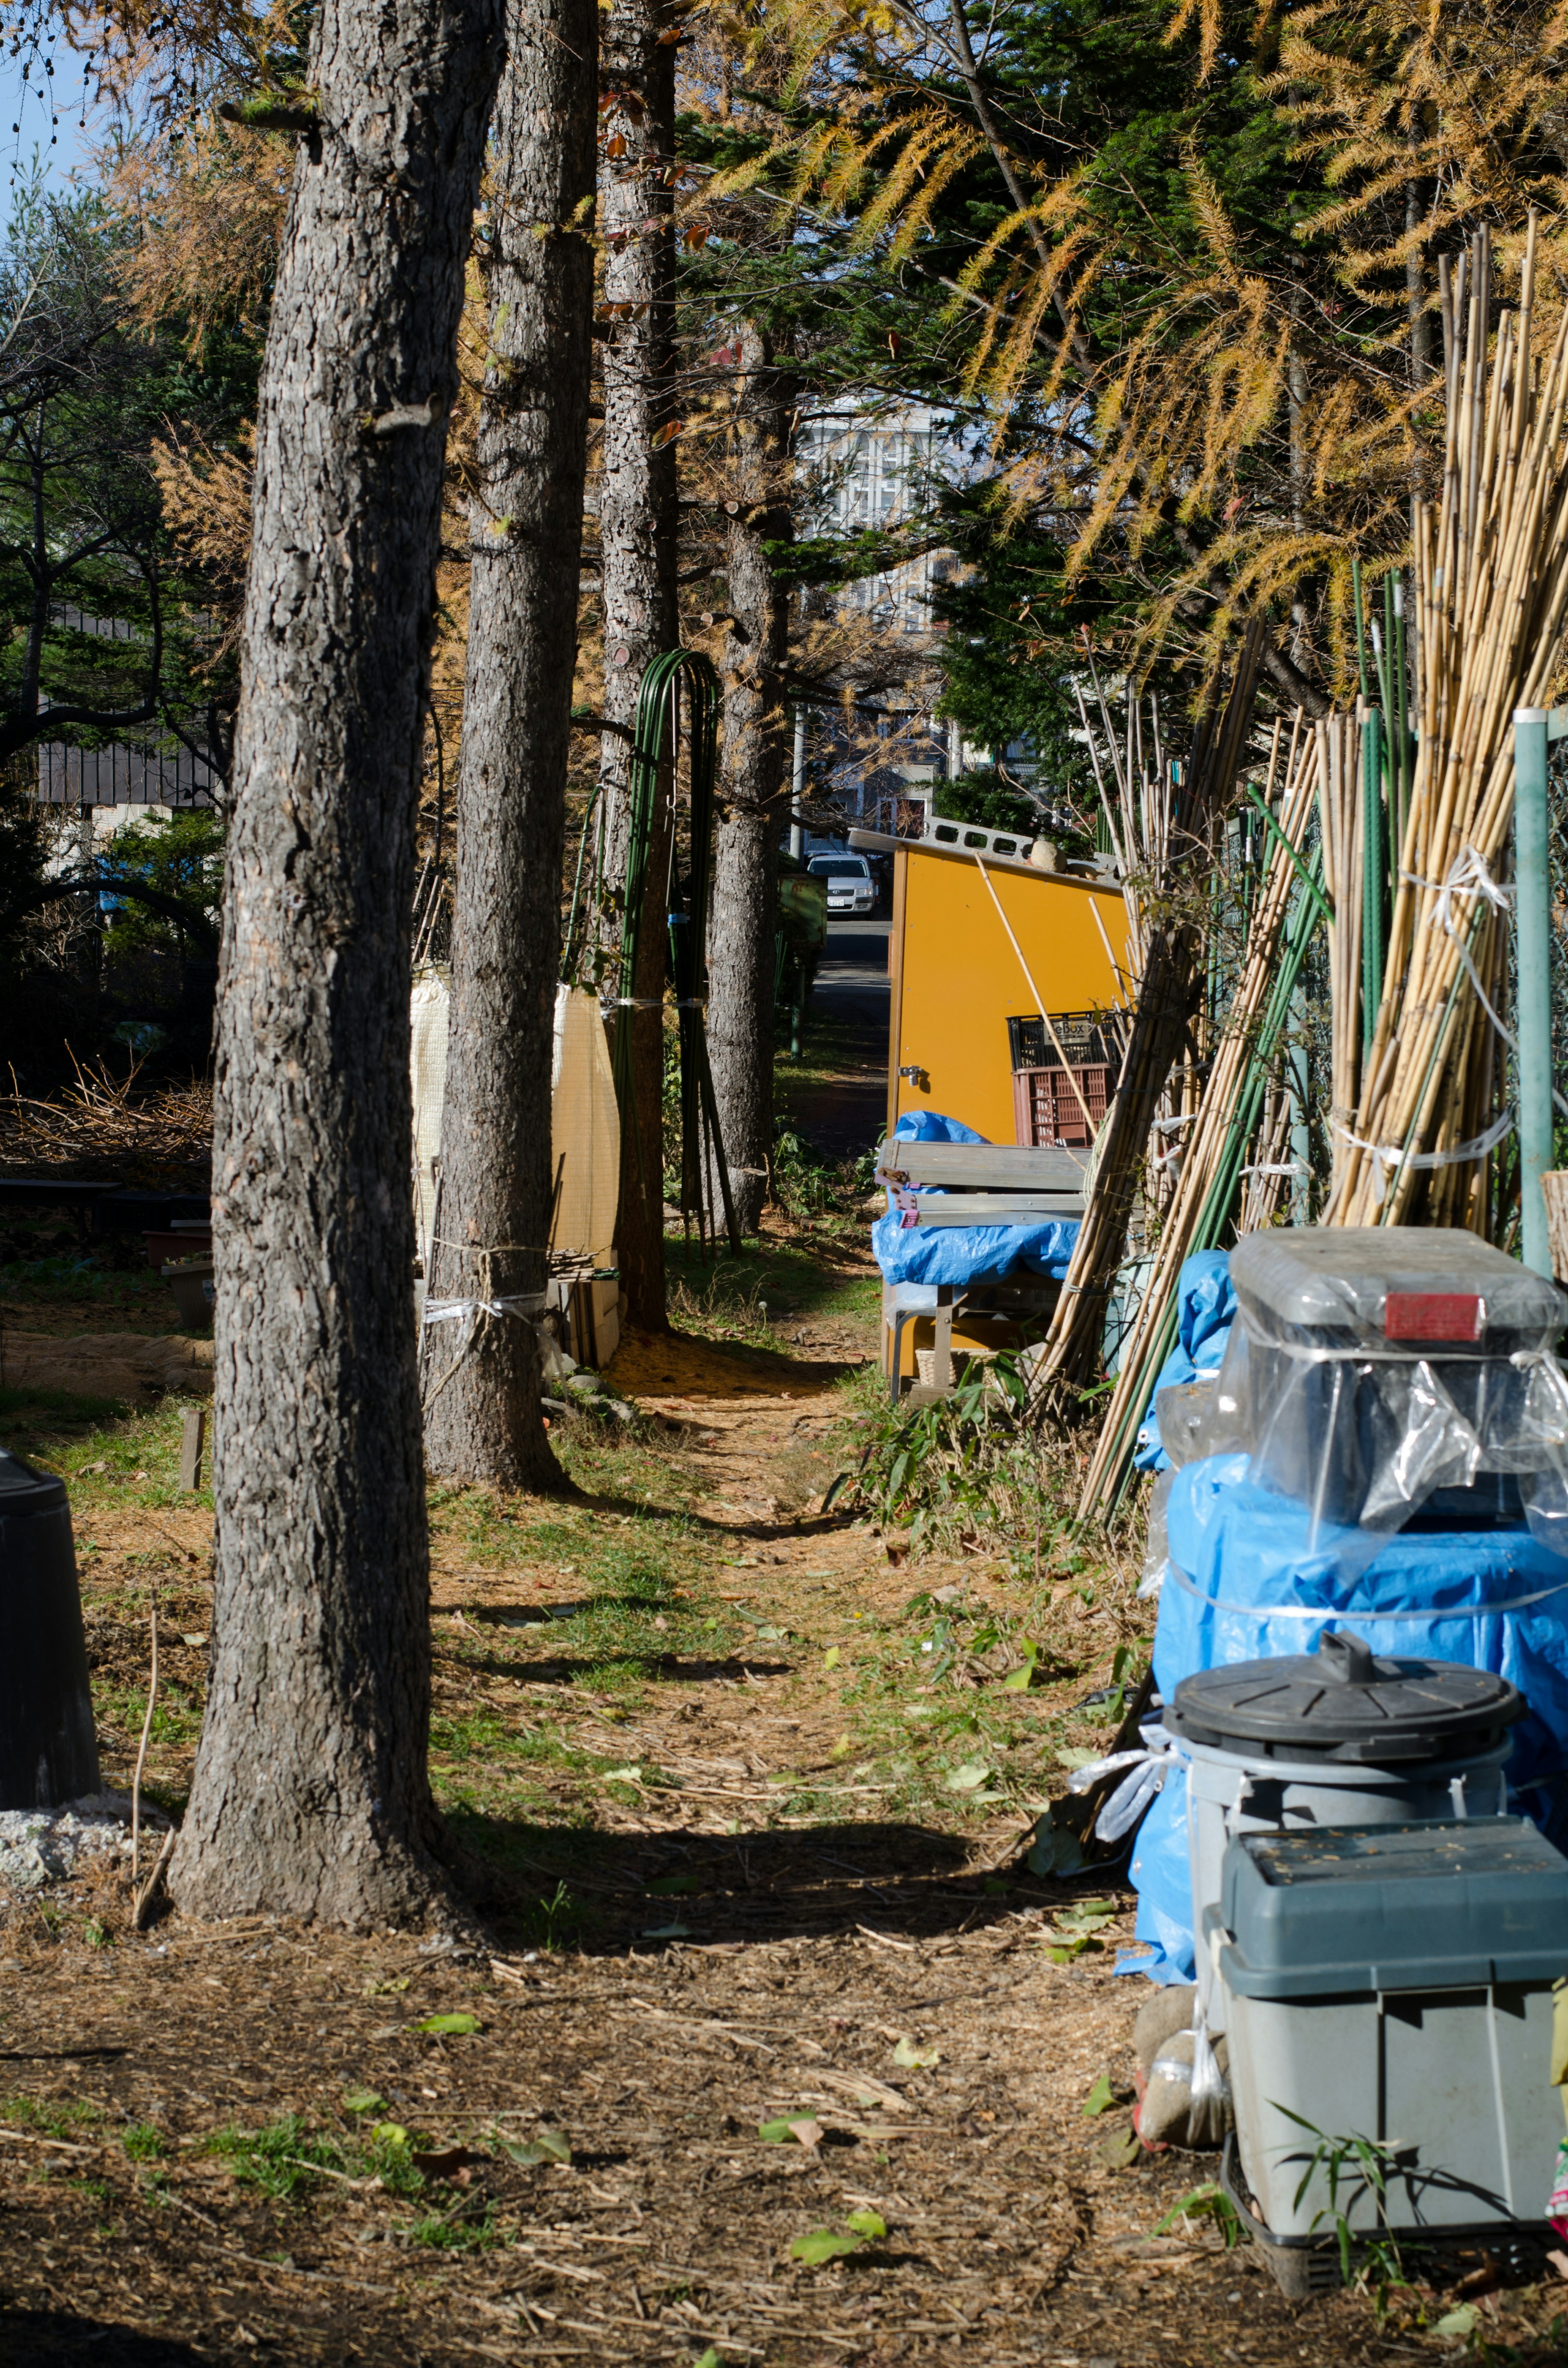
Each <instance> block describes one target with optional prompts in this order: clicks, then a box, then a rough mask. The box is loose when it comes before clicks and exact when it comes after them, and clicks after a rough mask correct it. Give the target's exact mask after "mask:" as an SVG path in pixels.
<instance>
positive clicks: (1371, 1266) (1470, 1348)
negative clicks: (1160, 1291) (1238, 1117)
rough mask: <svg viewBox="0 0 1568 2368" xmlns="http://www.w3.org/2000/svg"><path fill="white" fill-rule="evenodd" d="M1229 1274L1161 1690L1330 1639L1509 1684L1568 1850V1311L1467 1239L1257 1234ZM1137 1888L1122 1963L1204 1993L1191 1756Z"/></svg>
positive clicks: (1527, 1770) (1186, 1470) (1174, 1489)
mask: <svg viewBox="0 0 1568 2368" xmlns="http://www.w3.org/2000/svg"><path fill="white" fill-rule="evenodd" d="M1184 1281H1185V1277H1184ZM1211 1281H1212V1278H1210V1282H1211ZM1231 1282H1232V1284H1233V1288H1234V1292H1235V1296H1236V1302H1237V1307H1238V1311H1239V1320H1238V1321H1236V1322H1235V1323H1234V1325H1233V1329H1232V1333H1231V1337H1230V1340H1229V1343H1228V1345H1227V1348H1226V1351H1225V1356H1224V1360H1223V1363H1222V1365H1221V1369H1220V1372H1219V1374H1218V1376H1217V1377H1216V1379H1215V1380H1214V1381H1213V1382H1212V1383H1210V1384H1209V1385H1208V1389H1207V1392H1206V1393H1204V1392H1194V1393H1193V1397H1192V1402H1191V1403H1189V1404H1188V1405H1187V1406H1184V1407H1183V1408H1182V1417H1183V1419H1182V1436H1181V1441H1180V1443H1178V1444H1176V1446H1175V1452H1176V1458H1177V1461H1178V1462H1179V1463H1180V1468H1179V1469H1176V1470H1175V1471H1173V1472H1172V1473H1171V1474H1169V1476H1168V1478H1166V1479H1165V1480H1162V1481H1161V1482H1160V1483H1159V1484H1157V1485H1158V1490H1159V1498H1160V1501H1159V1504H1158V1506H1157V1508H1156V1509H1157V1514H1158V1519H1157V1520H1155V1521H1154V1522H1153V1523H1152V1542H1153V1549H1154V1552H1155V1554H1156V1555H1158V1554H1161V1553H1163V1554H1164V1557H1165V1559H1164V1563H1163V1567H1161V1568H1159V1569H1157V1570H1156V1572H1155V1577H1156V1580H1157V1583H1158V1585H1159V1594H1160V1609H1159V1616H1158V1622H1157V1624H1156V1629H1155V1636H1154V1681H1155V1684H1156V1687H1157V1688H1158V1691H1159V1693H1160V1695H1161V1697H1162V1699H1163V1700H1164V1701H1165V1702H1169V1701H1170V1700H1171V1699H1172V1697H1173V1696H1174V1694H1175V1691H1176V1687H1177V1685H1178V1684H1179V1683H1180V1682H1181V1680H1182V1679H1184V1678H1186V1677H1188V1676H1191V1675H1192V1674H1193V1673H1194V1672H1196V1671H1198V1670H1200V1669H1207V1668H1218V1667H1221V1666H1223V1665H1226V1664H1230V1663H1233V1662H1237V1661H1248V1660H1256V1659H1258V1658H1261V1657H1265V1656H1275V1655H1279V1654H1288V1653H1289V1654H1296V1653H1306V1652H1310V1651H1312V1649H1313V1647H1314V1645H1316V1642H1317V1639H1318V1637H1319V1636H1320V1635H1321V1634H1322V1633H1323V1631H1324V1628H1325V1627H1326V1626H1334V1627H1336V1628H1344V1627H1349V1628H1353V1629H1354V1630H1355V1631H1356V1633H1357V1634H1359V1635H1360V1636H1362V1637H1363V1638H1365V1639H1366V1640H1367V1641H1368V1642H1369V1644H1370V1645H1372V1647H1373V1649H1374V1651H1376V1652H1377V1653H1378V1654H1379V1655H1380V1656H1385V1657H1391V1658H1394V1659H1400V1658H1415V1659H1428V1660H1443V1661H1458V1662H1462V1663H1465V1664H1467V1665H1469V1666H1471V1667H1472V1668H1485V1669H1491V1670H1494V1671H1495V1672H1496V1673H1497V1674H1498V1675H1500V1676H1503V1677H1506V1678H1507V1679H1510V1680H1511V1682H1512V1683H1513V1684H1515V1685H1516V1686H1517V1687H1518V1688H1519V1690H1520V1691H1521V1692H1522V1693H1523V1694H1524V1695H1525V1698H1526V1700H1527V1702H1528V1704H1529V1715H1528V1717H1527V1718H1526V1719H1525V1721H1524V1722H1523V1724H1522V1725H1520V1726H1519V1727H1518V1728H1517V1731H1516V1735H1515V1740H1514V1748H1513V1752H1512V1756H1511V1758H1510V1759H1509V1762H1508V1768H1507V1777H1508V1782H1509V1787H1510V1792H1511V1794H1512V1796H1513V1799H1514V1802H1515V1804H1516V1805H1517V1807H1518V1808H1520V1809H1521V1810H1523V1811H1524V1813H1525V1814H1527V1815H1528V1816H1533V1817H1534V1818H1535V1819H1536V1821H1537V1822H1538V1823H1539V1824H1540V1825H1541V1826H1542V1827H1544V1828H1545V1829H1546V1830H1547V1831H1548V1833H1549V1834H1551V1836H1552V1837H1553V1839H1557V1838H1558V1837H1559V1835H1560V1834H1561V1835H1562V1837H1563V1838H1568V1559H1565V1558H1564V1553H1563V1552H1562V1551H1558V1548H1560V1547H1568V1382H1565V1380H1564V1376H1563V1372H1562V1367H1561V1366H1560V1365H1559V1363H1558V1361H1557V1359H1556V1357H1555V1355H1554V1354H1553V1343H1554V1342H1555V1340H1556V1339H1557V1338H1558V1336H1559V1334H1560V1333H1561V1331H1562V1324H1563V1320H1564V1317H1565V1316H1568V1301H1565V1300H1564V1299H1563V1296H1562V1293H1561V1292H1558V1291H1557V1290H1555V1289H1554V1287H1553V1286H1552V1284H1551V1283H1550V1282H1548V1281H1544V1280H1543V1279H1542V1278H1540V1276H1537V1275H1534V1274H1531V1273H1530V1272H1529V1271H1528V1269H1525V1268H1522V1267H1520V1266H1518V1265H1517V1264H1516V1263H1515V1262H1514V1261H1513V1260H1511V1259H1508V1258H1504V1257H1502V1256H1501V1254H1500V1253H1499V1252H1497V1251H1495V1250H1492V1249H1489V1248H1488V1247H1487V1246H1486V1245H1485V1244H1484V1243H1483V1242H1481V1241H1479V1240H1477V1239H1476V1237H1475V1236H1474V1235H1454V1234H1445V1233H1439V1232H1436V1231H1430V1230H1426V1231H1424V1230H1422V1229H1419V1228H1415V1227H1411V1228H1406V1229H1396V1228H1377V1229H1372V1228H1369V1229H1367V1231H1366V1232H1355V1231H1352V1230H1350V1229H1347V1228H1340V1229H1336V1230H1324V1231H1322V1232H1319V1231H1314V1230H1309V1229H1306V1228H1301V1229H1290V1230H1287V1229H1285V1228H1280V1229H1278V1231H1275V1232H1271V1233H1268V1234H1265V1235H1248V1236H1247V1237H1245V1238H1244V1240H1243V1241H1242V1242H1241V1243H1240V1244H1239V1245H1238V1246H1237V1248H1236V1250H1235V1252H1234V1253H1233V1257H1232V1260H1231ZM1165 1428H1166V1429H1167V1430H1170V1429H1172V1426H1171V1425H1169V1424H1168V1423H1167V1424H1166V1426H1165ZM1173 1436H1174V1435H1173ZM1238 1443H1239V1444H1238ZM1166 1444H1167V1445H1170V1444H1172V1441H1171V1440H1167V1441H1166ZM1195 1450H1196V1451H1197V1452H1196V1454H1194V1451H1195ZM1205 1450H1207V1451H1209V1452H1204V1451H1205ZM1242 1451H1244V1452H1242ZM1184 1452H1185V1453H1186V1454H1187V1455H1188V1456H1191V1457H1193V1460H1189V1461H1185V1462H1184V1461H1181V1459H1182V1457H1183V1454H1184ZM1132 1879H1133V1882H1134V1884H1136V1886H1137V1888H1138V1892H1139V1918H1138V1937H1139V1939H1140V1940H1141V1941H1146V1942H1149V1943H1151V1944H1152V1946H1153V1951H1154V1954H1153V1956H1152V1957H1151V1958H1148V1959H1143V1960H1132V1961H1130V1965H1129V1969H1130V1970H1131V1969H1132V1968H1133V1967H1134V1966H1135V1967H1136V1969H1137V1970H1140V1971H1142V1972H1146V1973H1148V1974H1150V1975H1152V1977H1153V1979H1155V1980H1157V1981H1158V1980H1166V1981H1172V1980H1181V1981H1190V1980H1191V1979H1192V1977H1193V1958H1192V1905H1191V1890H1190V1879H1189V1874H1188V1860H1187V1804H1186V1782H1185V1777H1184V1774H1183V1772H1182V1768H1181V1762H1180V1755H1179V1751H1178V1752H1177V1753H1176V1755H1175V1757H1174V1759H1173V1760H1172V1762H1171V1765H1170V1768H1169V1770H1168V1773H1167V1776H1166V1781H1165V1786H1164V1789H1163V1791H1162V1792H1161V1793H1160V1795H1159V1797H1158V1799H1157V1800H1156V1801H1155V1803H1154V1805H1153V1809H1152V1810H1151V1812H1150V1814H1149V1816H1148V1817H1147V1818H1146V1820H1145V1821H1144V1824H1143V1826H1142V1830H1141V1832H1140V1834H1139V1839H1138V1844H1137V1849H1136V1850H1135V1853H1134V1856H1133V1861H1132Z"/></svg>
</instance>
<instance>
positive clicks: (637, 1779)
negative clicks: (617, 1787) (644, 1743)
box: [600, 1768, 642, 1784]
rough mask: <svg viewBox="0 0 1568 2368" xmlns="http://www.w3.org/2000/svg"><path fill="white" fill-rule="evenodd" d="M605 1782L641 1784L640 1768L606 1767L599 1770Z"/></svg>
mask: <svg viewBox="0 0 1568 2368" xmlns="http://www.w3.org/2000/svg"><path fill="white" fill-rule="evenodd" d="M600 1773H601V1774H602V1775H603V1777H604V1781H605V1782H606V1783H607V1784H641V1782H642V1769H641V1768H606V1769H603V1770H600Z"/></svg>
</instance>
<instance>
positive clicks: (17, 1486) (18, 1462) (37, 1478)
mask: <svg viewBox="0 0 1568 2368" xmlns="http://www.w3.org/2000/svg"><path fill="white" fill-rule="evenodd" d="M64 1502H65V1483H64V1481H63V1480H57V1479H56V1478H55V1476H54V1474H53V1473H52V1472H35V1471H34V1470H33V1467H32V1465H31V1464H30V1463H23V1462H22V1459H21V1457H20V1456H19V1455H13V1454H11V1452H9V1450H8V1449H6V1448H4V1447H0V1520H12V1519H13V1518H14V1517H15V1516H16V1515H17V1514H18V1513H52V1512H54V1511H55V1510H57V1508H59V1507H60V1506H62V1505H63V1504H64Z"/></svg>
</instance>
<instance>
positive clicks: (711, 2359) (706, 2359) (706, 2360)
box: [691, 2344, 723, 2368]
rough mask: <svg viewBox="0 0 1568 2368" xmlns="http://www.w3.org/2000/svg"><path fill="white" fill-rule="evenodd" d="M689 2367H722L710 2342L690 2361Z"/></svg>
mask: <svg viewBox="0 0 1568 2368" xmlns="http://www.w3.org/2000/svg"><path fill="white" fill-rule="evenodd" d="M691 2368H723V2362H722V2361H721V2359H720V2357H719V2354H718V2353H717V2352H716V2351H714V2349H713V2346H712V2345H711V2344H710V2345H709V2347H708V2349H707V2351H704V2352H702V2353H701V2354H700V2355H699V2358H697V2359H696V2360H694V2361H693V2362H692V2363H691Z"/></svg>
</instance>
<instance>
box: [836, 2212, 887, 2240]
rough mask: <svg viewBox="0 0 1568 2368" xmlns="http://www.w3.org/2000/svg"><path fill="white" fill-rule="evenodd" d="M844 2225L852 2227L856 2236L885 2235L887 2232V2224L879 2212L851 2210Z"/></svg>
mask: <svg viewBox="0 0 1568 2368" xmlns="http://www.w3.org/2000/svg"><path fill="white" fill-rule="evenodd" d="M844 2225H845V2226H846V2228H853V2229H854V2231H855V2234H856V2235H857V2236H858V2237H885V2236H886V2235H887V2233H888V2224H887V2222H886V2221H885V2220H884V2219H883V2218H882V2215H881V2213H880V2212H851V2213H850V2214H849V2216H848V2218H847V2219H846V2221H845V2223H844Z"/></svg>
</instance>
